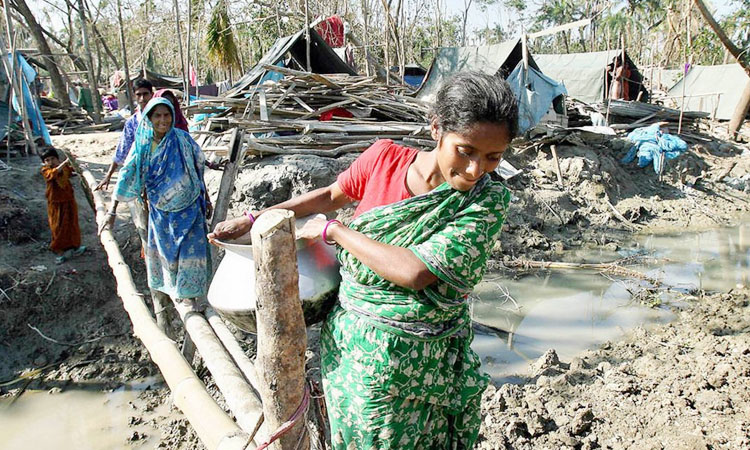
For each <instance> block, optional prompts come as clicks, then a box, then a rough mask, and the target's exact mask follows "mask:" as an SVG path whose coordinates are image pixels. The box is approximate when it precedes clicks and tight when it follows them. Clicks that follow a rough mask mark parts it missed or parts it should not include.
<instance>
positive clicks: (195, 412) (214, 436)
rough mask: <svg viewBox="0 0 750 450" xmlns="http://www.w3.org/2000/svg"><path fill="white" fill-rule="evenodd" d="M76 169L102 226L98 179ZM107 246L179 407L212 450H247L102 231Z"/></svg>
mask: <svg viewBox="0 0 750 450" xmlns="http://www.w3.org/2000/svg"><path fill="white" fill-rule="evenodd" d="M68 157H69V158H70V159H71V161H72V162H74V158H72V157H71V156H70V155H69V154H68ZM74 167H76V171H77V172H78V173H79V174H80V175H81V177H82V178H83V180H85V183H84V182H82V185H83V186H84V189H85V190H86V194H87V197H88V198H89V202H90V203H91V206H92V209H94V212H95V213H96V217H97V223H101V222H102V221H103V220H104V218H105V215H106V208H105V206H104V201H103V199H102V197H101V194H100V193H99V192H94V191H93V186H96V180H95V179H94V176H93V175H92V174H91V172H89V171H88V170H81V169H80V167H78V165H77V164H76V163H75V162H74ZM101 242H102V245H103V246H104V250H105V251H106V253H107V261H108V263H109V266H110V267H111V268H112V273H113V274H114V276H115V279H116V281H117V294H118V296H119V297H120V299H121V300H122V303H123V307H124V308H125V311H126V312H127V313H128V315H129V316H130V320H131V321H132V323H133V334H134V335H135V336H136V337H138V338H139V339H140V340H141V342H143V345H144V346H145V347H146V349H147V350H148V352H149V355H151V359H152V360H153V361H154V363H155V364H156V365H157V366H158V367H159V370H160V371H161V373H162V375H163V376H164V380H165V381H166V383H167V385H168V386H169V388H170V390H171V391H172V398H173V400H174V403H175V406H177V407H178V408H179V409H180V411H182V412H183V414H185V416H186V417H187V419H188V421H189V422H190V424H191V425H192V426H193V428H195V431H196V433H197V434H198V437H199V438H200V439H201V441H202V442H203V444H204V445H205V446H206V447H207V448H208V449H210V450H240V449H245V448H246V445H247V444H248V441H249V437H248V434H247V433H245V432H243V431H242V429H241V428H240V427H239V426H238V425H237V424H236V423H235V422H234V421H233V420H232V419H231V418H230V417H229V416H228V415H227V414H226V413H225V412H224V411H223V410H222V409H221V408H220V407H219V405H217V404H216V402H215V401H214V400H213V398H211V396H210V395H209V393H208V392H207V391H206V388H205V386H204V385H203V383H202V382H201V380H200V379H199V378H198V376H197V375H196V374H195V372H194V371H193V369H192V367H191V366H190V364H189V363H188V362H187V361H186V360H185V358H183V356H182V354H181V353H180V350H179V349H178V348H177V345H176V344H175V342H174V341H173V340H171V339H169V337H167V335H165V334H164V332H162V331H161V330H160V329H159V327H158V326H157V324H156V322H155V321H154V319H153V318H152V317H151V312H150V311H149V309H148V307H147V306H146V304H145V303H144V301H143V299H142V295H141V294H140V293H139V292H138V290H137V288H136V287H135V283H134V282H133V278H132V275H131V272H130V268H129V267H128V265H127V264H126V263H125V261H124V259H123V257H122V254H121V253H120V248H119V246H118V244H117V241H116V240H115V237H114V235H113V234H112V231H111V230H109V229H105V230H103V231H102V233H101Z"/></svg>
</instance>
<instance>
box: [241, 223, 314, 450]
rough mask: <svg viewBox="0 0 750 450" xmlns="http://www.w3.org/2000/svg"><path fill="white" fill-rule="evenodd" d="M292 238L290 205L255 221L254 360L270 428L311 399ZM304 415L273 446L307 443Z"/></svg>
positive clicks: (274, 447) (286, 447)
mask: <svg viewBox="0 0 750 450" xmlns="http://www.w3.org/2000/svg"><path fill="white" fill-rule="evenodd" d="M294 242H295V241H294V213H292V212H291V211H288V210H284V209H274V210H271V211H268V212H267V213H265V214H263V215H262V216H260V217H259V218H258V220H257V222H256V223H255V225H254V226H253V230H252V243H253V259H254V260H255V293H256V297H257V300H256V305H257V313H256V315H257V323H258V351H257V357H256V361H257V366H258V368H259V377H260V380H259V381H260V383H259V388H260V395H261V399H262V402H263V414H264V417H265V425H266V427H267V429H268V430H276V429H278V428H279V426H280V425H281V424H282V423H284V422H285V421H288V420H290V418H292V417H293V416H297V415H298V414H299V412H300V409H301V407H302V406H304V405H305V403H306V402H307V401H309V392H306V388H305V349H306V347H307V337H306V334H305V319H304V317H303V315H302V302H300V299H299V286H298V283H299V273H298V272H297V258H296V253H297V252H296V249H295V243H294ZM296 418H297V419H300V418H299V417H296ZM303 421H304V414H303V416H302V418H301V420H299V421H298V422H297V423H296V424H295V425H294V426H293V427H292V428H291V429H290V430H289V432H287V433H286V434H284V435H283V436H281V438H279V441H278V444H274V445H273V447H271V448H273V449H293V448H302V449H308V448H309V437H307V436H305V429H304V426H303V425H304V424H303ZM298 441H301V444H300V443H298Z"/></svg>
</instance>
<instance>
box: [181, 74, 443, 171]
mask: <svg viewBox="0 0 750 450" xmlns="http://www.w3.org/2000/svg"><path fill="white" fill-rule="evenodd" d="M266 69H267V70H269V71H274V72H279V73H281V74H283V75H285V77H284V78H282V79H281V80H278V81H275V82H274V81H266V82H265V83H263V84H259V85H257V86H255V87H253V88H251V89H249V90H247V91H245V92H242V93H240V94H239V95H240V96H241V97H240V98H230V97H216V98H208V99H201V100H198V101H197V102H195V103H194V104H192V105H191V106H189V107H188V108H187V112H188V114H193V115H195V114H206V115H209V116H210V117H209V118H207V119H206V120H204V121H203V122H202V123H203V126H202V127H201V130H198V131H197V132H195V135H197V136H198V142H199V143H200V144H201V146H202V148H203V149H204V151H207V152H214V153H216V154H217V155H218V156H224V155H226V154H227V153H228V151H229V146H228V142H229V140H230V134H231V133H230V131H231V129H232V128H239V129H241V130H242V131H243V132H244V141H243V143H244V147H245V149H246V154H247V155H266V154H267V155H272V154H312V155H318V156H329V157H334V156H338V155H341V154H343V153H348V152H359V151H362V150H364V149H366V148H367V147H368V146H369V145H371V144H372V143H374V142H375V141H376V140H377V139H392V140H393V141H394V142H397V143H400V144H403V145H409V146H412V147H430V146H432V145H434V144H433V143H432V141H431V138H430V136H429V127H428V126H427V106H426V105H425V104H424V103H422V102H421V101H419V100H416V99H414V98H412V97H407V96H405V95H403V87H389V86H386V85H383V84H382V83H378V82H376V81H375V80H374V78H373V77H364V76H351V75H320V74H315V73H307V72H300V71H296V70H291V69H286V68H280V67H277V66H266Z"/></svg>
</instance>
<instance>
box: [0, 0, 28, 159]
mask: <svg viewBox="0 0 750 450" xmlns="http://www.w3.org/2000/svg"><path fill="white" fill-rule="evenodd" d="M3 7H4V12H5V26H6V31H7V34H8V36H10V37H9V38H8V39H9V41H8V42H7V43H6V42H4V41H5V39H2V40H1V41H0V45H1V46H2V48H3V49H4V52H7V50H5V49H7V48H8V44H10V55H11V62H10V63H8V59H7V54H6V53H4V54H3V67H4V68H5V72H6V75H7V76H8V81H9V82H10V85H11V89H12V91H13V92H14V93H15V95H16V99H17V100H18V108H19V110H20V111H18V112H19V114H20V116H21V125H22V126H23V132H24V136H25V137H26V140H25V143H24V152H25V153H26V154H27V155H28V154H32V155H35V154H37V149H36V143H35V142H34V132H33V130H32V128H31V122H30V121H29V117H28V115H27V113H26V102H25V100H24V96H23V84H21V77H20V73H21V70H20V66H19V64H17V62H18V57H17V55H16V37H17V34H16V33H14V32H13V19H12V18H11V16H10V10H9V7H8V2H4V3H3ZM11 33H12V34H11ZM0 38H2V36H1V35H0ZM12 103H13V102H12V101H10V102H9V107H10V108H11V109H12V108H13V105H12ZM12 117H13V114H12V112H11V111H8V140H7V141H6V142H7V144H8V158H10V125H11V123H12V122H11V118H12Z"/></svg>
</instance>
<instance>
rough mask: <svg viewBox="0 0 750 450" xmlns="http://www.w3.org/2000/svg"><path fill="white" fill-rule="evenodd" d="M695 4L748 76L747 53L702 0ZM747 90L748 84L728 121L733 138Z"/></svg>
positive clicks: (749, 104) (748, 101) (749, 99)
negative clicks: (730, 37) (722, 26)
mask: <svg viewBox="0 0 750 450" xmlns="http://www.w3.org/2000/svg"><path fill="white" fill-rule="evenodd" d="M695 5H696V6H697V7H698V9H699V10H700V12H701V14H702V15H703V18H704V19H706V22H708V26H710V27H711V29H712V30H714V33H716V35H717V36H718V37H719V40H720V41H721V43H722V44H724V47H725V48H726V49H727V50H728V51H729V53H731V54H732V56H734V57H735V59H737V62H738V63H740V65H741V66H742V68H743V69H745V72H746V73H747V75H748V76H750V60H749V59H748V56H747V53H744V54H743V53H742V49H740V48H738V47H737V46H736V45H734V42H732V41H731V39H729V37H728V36H727V35H726V33H724V30H722V28H721V26H720V25H719V24H718V23H717V22H716V20H715V19H714V16H712V15H711V12H710V11H709V10H708V8H706V5H705V3H703V0H695ZM749 91H750V84H749V85H748V86H746V87H745V90H744V91H743V93H742V96H741V97H740V101H739V103H737V107H736V108H735V110H734V114H733V115H732V120H730V121H729V126H728V127H727V131H728V132H729V135H730V136H731V137H732V138H733V139H736V138H737V136H738V132H739V130H740V127H742V122H743V121H744V120H745V116H746V115H747V111H748V108H750V92H749Z"/></svg>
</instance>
